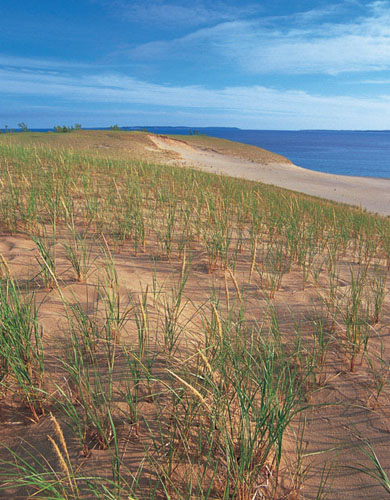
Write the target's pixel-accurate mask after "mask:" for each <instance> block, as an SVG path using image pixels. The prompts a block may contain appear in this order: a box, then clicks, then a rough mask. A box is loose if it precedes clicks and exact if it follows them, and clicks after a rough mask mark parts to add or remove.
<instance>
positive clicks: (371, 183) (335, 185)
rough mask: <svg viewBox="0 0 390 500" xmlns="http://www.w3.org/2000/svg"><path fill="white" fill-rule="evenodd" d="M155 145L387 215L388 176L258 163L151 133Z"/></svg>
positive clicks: (182, 157) (206, 165)
mask: <svg viewBox="0 0 390 500" xmlns="http://www.w3.org/2000/svg"><path fill="white" fill-rule="evenodd" d="M149 138H150V139H151V141H153V143H154V144H155V145H156V147H157V148H159V149H160V150H161V149H162V150H164V151H170V152H174V153H176V154H177V155H178V156H179V158H178V159H175V160H170V163H177V164H180V165H186V166H194V167H197V168H201V169H202V170H206V171H209V172H215V173H220V174H225V175H230V176H233V177H242V178H245V179H249V180H252V181H260V182H264V183H265V184H273V185H275V186H279V187H282V188H287V189H291V190H293V191H299V192H301V193H305V194H309V195H312V196H318V197H320V198H326V199H328V200H333V201H337V202H340V203H347V204H349V205H356V206H358V207H362V208H364V209H366V210H368V211H370V212H374V213H378V214H381V215H390V179H375V178H370V177H352V176H346V175H334V174H326V173H322V172H315V171H313V170H308V169H305V168H302V167H298V166H296V165H294V164H292V163H291V162H289V161H288V160H287V159H286V161H285V162H284V163H267V164H265V163H258V162H253V161H249V160H247V159H244V158H237V157H234V156H230V155H226V154H221V153H218V152H217V151H211V150H206V149H203V148H200V147H197V146H194V145H191V144H187V143H186V142H185V141H183V140H176V139H172V138H168V137H163V136H155V135H153V136H152V135H150V136H149Z"/></svg>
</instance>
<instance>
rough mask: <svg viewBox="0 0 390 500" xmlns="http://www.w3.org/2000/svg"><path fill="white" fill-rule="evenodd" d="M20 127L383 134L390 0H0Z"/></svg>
mask: <svg viewBox="0 0 390 500" xmlns="http://www.w3.org/2000/svg"><path fill="white" fill-rule="evenodd" d="M20 122H24V123H26V124H27V126H28V127H29V128H49V127H53V126H54V125H57V124H66V125H71V124H74V123H81V124H82V126H83V127H84V128H87V127H107V126H110V125H113V124H118V125H119V126H142V125H144V126H152V125H160V126H190V127H206V126H221V127H240V128H244V129H267V130H271V129H277V130H299V129H349V130H351V129H362V130H369V129H371V130H383V129H390V0H379V1H360V0H344V1H334V0H326V1H323V0H257V1H254V0H240V1H233V0H224V1H222V0H212V1H210V0H208V1H207V0H77V1H76V0H50V1H49V0H39V1H37V0H22V1H21V0H1V2H0V128H4V126H5V125H8V127H10V128H12V127H17V124H18V123H20Z"/></svg>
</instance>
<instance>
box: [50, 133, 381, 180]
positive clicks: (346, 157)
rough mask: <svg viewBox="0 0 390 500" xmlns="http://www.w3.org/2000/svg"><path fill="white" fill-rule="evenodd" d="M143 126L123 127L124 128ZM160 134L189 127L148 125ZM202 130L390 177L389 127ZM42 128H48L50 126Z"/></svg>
mask: <svg viewBox="0 0 390 500" xmlns="http://www.w3.org/2000/svg"><path fill="white" fill-rule="evenodd" d="M141 128H143V127H124V129H125V130H134V129H137V130H139V129H141ZM145 128H146V129H147V130H148V131H150V132H156V133H160V134H184V135H188V134H189V133H190V131H191V129H190V128H189V127H145ZM196 130H198V131H199V132H200V133H202V134H207V135H210V136H213V137H220V138H222V139H230V140H231V141H239V142H244V143H247V144H252V145H254V146H259V147H261V148H264V149H268V150H270V151H273V152H274V153H279V154H281V155H283V156H286V157H287V158H289V159H290V160H291V161H292V162H293V163H295V165H299V166H300V167H304V168H309V169H311V170H318V171H320V172H328V173H331V174H342V175H359V176H364V177H385V178H390V131H333V130H303V131H277V130H241V129H237V128H223V127H221V128H197V129H196ZM42 131H47V129H45V130H43V129H42Z"/></svg>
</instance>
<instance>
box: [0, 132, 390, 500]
mask: <svg viewBox="0 0 390 500" xmlns="http://www.w3.org/2000/svg"><path fill="white" fill-rule="evenodd" d="M23 140H25V138H23ZM69 140H71V137H70V138H69ZM0 165H1V171H0V225H1V231H2V235H3V237H4V238H6V237H7V236H8V235H20V234H23V235H26V237H28V238H31V239H32V240H33V241H34V242H35V244H36V260H35V266H36V267H35V269H36V274H35V276H34V279H31V287H30V289H31V290H32V288H33V286H32V285H34V286H35V287H37V288H38V290H39V291H40V293H43V291H44V293H46V294H48V295H50V294H56V295H55V296H56V297H59V298H60V300H61V302H62V309H63V311H64V313H63V316H64V318H65V319H64V322H63V326H62V330H63V335H64V338H65V340H66V342H65V344H66V345H65V348H61V349H59V350H58V351H56V352H55V364H56V366H57V370H58V371H59V373H60V376H59V377H57V378H55V380H54V381H53V380H51V375H50V373H49V372H50V370H49V368H48V367H46V364H45V363H46V358H45V347H46V346H47V345H49V344H50V342H49V340H50V338H51V335H52V332H50V331H44V330H41V329H40V326H39V310H38V308H37V307H36V302H35V298H34V293H32V291H29V287H27V290H26V289H25V288H24V289H22V288H21V287H20V286H19V285H18V279H17V278H16V277H14V276H13V273H12V265H8V264H7V262H6V260H5V258H3V265H2V272H3V278H2V282H1V289H0V294H1V295H0V335H1V337H0V342H1V358H0V360H1V361H0V363H1V364H0V369H1V387H2V392H1V398H2V402H3V403H4V404H5V403H7V402H8V401H9V400H10V399H12V401H13V404H14V405H16V406H15V408H18V406H17V404H24V405H25V406H26V407H27V408H28V410H29V412H30V414H31V418H32V419H33V420H34V421H39V422H42V421H44V420H45V419H51V421H52V422H54V427H53V430H52V432H51V433H50V434H49V437H48V438H47V437H46V435H43V436H42V440H47V439H49V442H50V446H51V453H50V454H49V455H48V456H40V455H39V454H36V453H35V451H32V450H31V449H30V448H29V446H28V445H26V446H25V447H23V449H20V448H18V449H14V448H12V447H11V446H7V447H6V448H5V449H4V450H3V453H2V455H1V457H3V458H1V463H0V477H1V478H2V484H1V488H2V489H3V491H4V492H5V493H4V494H7V492H10V491H12V488H18V489H19V490H18V491H21V492H22V493H21V494H22V495H24V497H25V498H66V499H68V498H69V499H76V498H112V499H114V498H115V499H121V498H134V499H135V498H137V499H141V498H142V499H146V498H149V499H160V498H166V499H172V500H173V499H183V500H185V499H186V500H189V499H199V500H205V499H210V500H211V499H224V500H228V499H236V500H254V499H260V498H274V499H276V498H282V496H283V495H286V494H292V492H294V491H295V492H296V494H297V495H298V494H299V491H297V490H298V489H299V488H300V487H301V486H299V488H298V487H297V486H296V484H294V481H291V484H290V486H286V484H289V483H288V478H287V479H286V477H285V476H284V474H285V468H284V460H285V458H284V453H285V451H284V442H285V439H286V433H287V431H288V430H289V428H290V425H291V423H292V421H294V419H296V418H298V416H299V415H300V414H301V413H303V412H304V411H305V410H306V409H307V408H308V406H310V401H311V397H312V394H313V393H314V392H315V391H317V390H319V389H320V388H321V387H322V386H323V385H324V384H325V383H326V373H327V360H328V357H329V355H330V351H331V350H336V351H337V352H339V353H341V354H342V355H341V356H340V357H339V358H338V359H339V361H338V362H339V363H340V369H345V370H350V371H351V372H353V371H356V370H359V366H360V363H362V362H363V361H364V360H366V359H369V360H370V363H369V366H370V367H371V370H372V373H373V374H374V375H375V377H376V378H375V380H376V382H377V384H379V385H380V388H379V389H378V390H377V392H376V393H375V404H379V399H380V395H381V393H382V390H383V386H384V385H385V384H387V379H386V377H385V376H383V377H382V378H381V379H380V380H379V379H378V376H379V375H378V373H379V374H381V373H382V372H383V370H382V368H383V365H384V363H385V362H384V361H383V359H382V358H380V359H379V360H378V359H377V358H375V357H374V356H371V357H370V339H371V338H372V337H373V336H377V335H378V332H379V328H380V326H381V318H382V314H383V310H384V308H387V307H388V305H387V302H386V296H387V290H388V273H389V268H390V221H389V219H387V218H382V217H378V216H373V215H371V214H369V213H366V212H365V211H362V210H358V209H353V208H350V207H346V206H343V205H339V204H335V203H332V202H328V201H324V200H319V199H315V198H312V197H308V196H304V195H300V194H297V193H293V192H288V191H286V190H283V189H278V188H276V187H271V186H266V185H263V184H260V183H254V182H249V181H245V180H241V179H232V178H229V177H224V176H217V175H213V174H208V173H205V172H200V171H196V170H192V169H184V168H179V167H173V166H163V165H156V164H152V163H149V162H146V161H145V162H143V161H129V160H123V159H121V158H119V159H115V158H112V157H111V158H108V159H107V158H102V157H100V156H99V155H86V154H84V153H81V152H78V151H77V150H75V149H73V150H70V149H65V148H64V149H62V150H59V149H48V148H46V147H37V146H34V145H31V144H30V145H26V144H22V145H21V144H17V143H3V142H2V143H1V144H0ZM61 249H62V250H61ZM61 251H63V252H64V257H63V261H65V262H67V266H68V267H67V269H68V270H69V269H70V270H71V275H72V278H69V277H68V278H67V279H68V280H69V279H71V280H73V281H74V282H75V283H77V285H78V286H80V287H82V286H83V287H85V289H86V290H88V289H89V288H88V287H90V288H93V289H94V293H93V294H92V297H91V296H90V295H89V292H88V301H87V302H85V301H84V303H81V302H79V301H78V299H77V298H76V297H75V296H74V297H69V296H68V295H66V294H65V293H64V292H65V289H66V284H65V277H64V272H65V271H63V270H61V269H63V268H61V267H59V266H58V265H57V264H58V259H59V255H61ZM123 255H128V256H129V258H130V257H131V259H132V261H133V262H140V263H141V262H145V259H146V261H147V262H151V263H154V264H153V265H154V266H158V265H159V263H163V264H164V265H168V266H170V268H171V270H172V273H171V275H169V274H168V276H167V278H166V279H167V282H166V283H165V282H163V283H161V282H159V281H158V278H157V276H156V275H154V276H153V279H152V280H151V284H150V286H149V285H147V286H145V287H143V288H141V291H135V289H136V287H135V288H134V290H132V289H126V290H124V287H123V286H122V285H121V274H120V272H119V271H118V266H119V264H118V261H119V260H118V259H119V258H120V257H121V256H123ZM137 259H139V260H137ZM122 265H123V264H122ZM67 272H68V271H67ZM196 273H198V274H199V273H203V276H204V279H205V280H209V281H210V283H212V286H210V288H209V290H208V293H207V294H205V295H204V296H202V297H201V299H199V298H197V297H195V294H194V290H192V293H190V292H187V289H188V288H187V287H188V284H189V283H191V279H192V277H193V276H194V275H195V274H196ZM291 274H293V275H294V289H295V291H299V292H300V293H306V292H307V291H308V289H310V290H314V291H315V294H316V297H317V302H316V305H315V306H314V305H313V309H312V319H311V321H309V322H307V324H306V328H305V331H302V332H301V331H300V329H299V327H298V326H295V327H294V326H292V328H291V330H292V331H291V335H290V336H289V338H286V336H285V333H284V331H282V329H281V327H280V318H279V315H278V309H277V307H276V306H277V298H278V295H279V294H280V293H281V292H282V290H283V287H284V286H285V285H284V284H285V283H286V280H287V279H289V276H291ZM67 276H69V272H68V274H67ZM218 279H219V281H218ZM341 285H342V286H341ZM137 290H138V289H137ZM307 293H308V292H307ZM253 301H255V307H253ZM254 310H255V311H256V310H258V311H261V319H260V320H259V317H258V316H256V313H255V312H254ZM51 356H53V354H51ZM48 373H49V375H48ZM15 401H16V402H15ZM18 402H19V403H18ZM0 408H1V402H0ZM50 412H52V416H51V417H50ZM26 425H27V424H26ZM62 429H64V430H65V429H66V432H67V434H66V435H67V439H68V440H69V443H70V442H71V443H72V445H71V446H72V449H76V450H78V452H77V453H73V452H72V453H71V452H70V451H69V449H70V444H69V443H68V444H67V443H66V439H65V437H64V434H63V433H62ZM297 439H299V438H297ZM129 442H130V443H132V445H131V446H133V447H134V448H137V450H138V451H137V455H136V457H137V458H136V459H135V461H136V464H134V459H133V457H132V454H131V452H129V450H128V443H129ZM68 448H69V449H68ZM140 449H142V453H141V452H140V451H139V450H140ZM94 453H101V454H104V457H105V458H104V471H103V472H102V473H99V472H97V473H94V474H91V473H89V472H86V473H84V470H86V471H88V470H89V469H88V461H90V460H92V459H91V456H92V457H93V454H94ZM289 453H291V452H289ZM80 456H82V459H81V458H80ZM297 463H298V462H297ZM281 477H282V479H283V481H282V480H281ZM381 477H385V478H386V477H387V476H381ZM318 480H319V490H318V491H319V493H318V495H322V494H323V491H324V485H323V483H322V479H321V478H318ZM286 481H287V482H286ZM289 487H290V490H289V491H288V492H287V493H286V488H287V490H288V488H289ZM8 494H10V493H8ZM285 498H287V497H285ZM291 498H293V497H292V496H291ZM295 498H298V497H295ZM318 498H320V496H318Z"/></svg>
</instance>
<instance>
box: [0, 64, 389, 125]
mask: <svg viewBox="0 0 390 500" xmlns="http://www.w3.org/2000/svg"><path fill="white" fill-rule="evenodd" d="M0 95H1V96H3V100H4V99H6V100H8V101H9V100H10V99H12V96H18V99H19V101H20V96H24V101H23V102H25V101H26V98H27V99H31V98H32V97H38V98H39V97H44V98H45V101H46V102H47V101H48V100H50V102H51V103H53V104H55V105H58V104H59V103H64V102H65V103H67V102H70V103H73V104H72V106H74V104H75V103H77V108H78V109H81V108H82V107H83V106H87V107H89V108H90V106H91V104H93V103H96V104H97V106H101V105H102V104H110V106H115V105H120V107H121V109H123V110H126V109H128V110H129V111H131V109H133V108H134V106H138V105H143V106H144V107H146V108H147V109H150V107H152V108H153V107H154V108H158V109H159V110H161V109H170V112H171V113H172V114H175V115H176V116H178V117H179V116H180V113H182V114H183V113H184V114H185V115H186V116H192V117H197V116H198V117H202V120H203V121H202V123H203V124H209V125H218V124H222V123H223V124H226V125H229V126H230V125H231V126H241V127H255V128H265V127H267V126H273V127H276V128H286V127H287V128H307V127H309V128H390V118H389V117H390V96H387V95H384V96H379V97H377V98H357V97H348V96H342V95H341V96H332V97H328V96H320V95H313V94H310V93H307V92H303V91H296V90H284V91H283V90H276V89H273V88H268V87H264V86H230V87H229V86H227V87H224V88H220V89H208V88H206V87H203V86H168V85H160V84H153V83H148V82H145V81H141V80H138V79H135V78H131V77H127V76H124V75H121V74H92V75H79V76H70V75H66V74H61V75H58V74H52V73H46V74H44V73H42V72H41V71H29V72H28V73H26V72H23V71H15V70H0ZM227 120H229V121H227ZM207 122H208V123H207Z"/></svg>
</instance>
